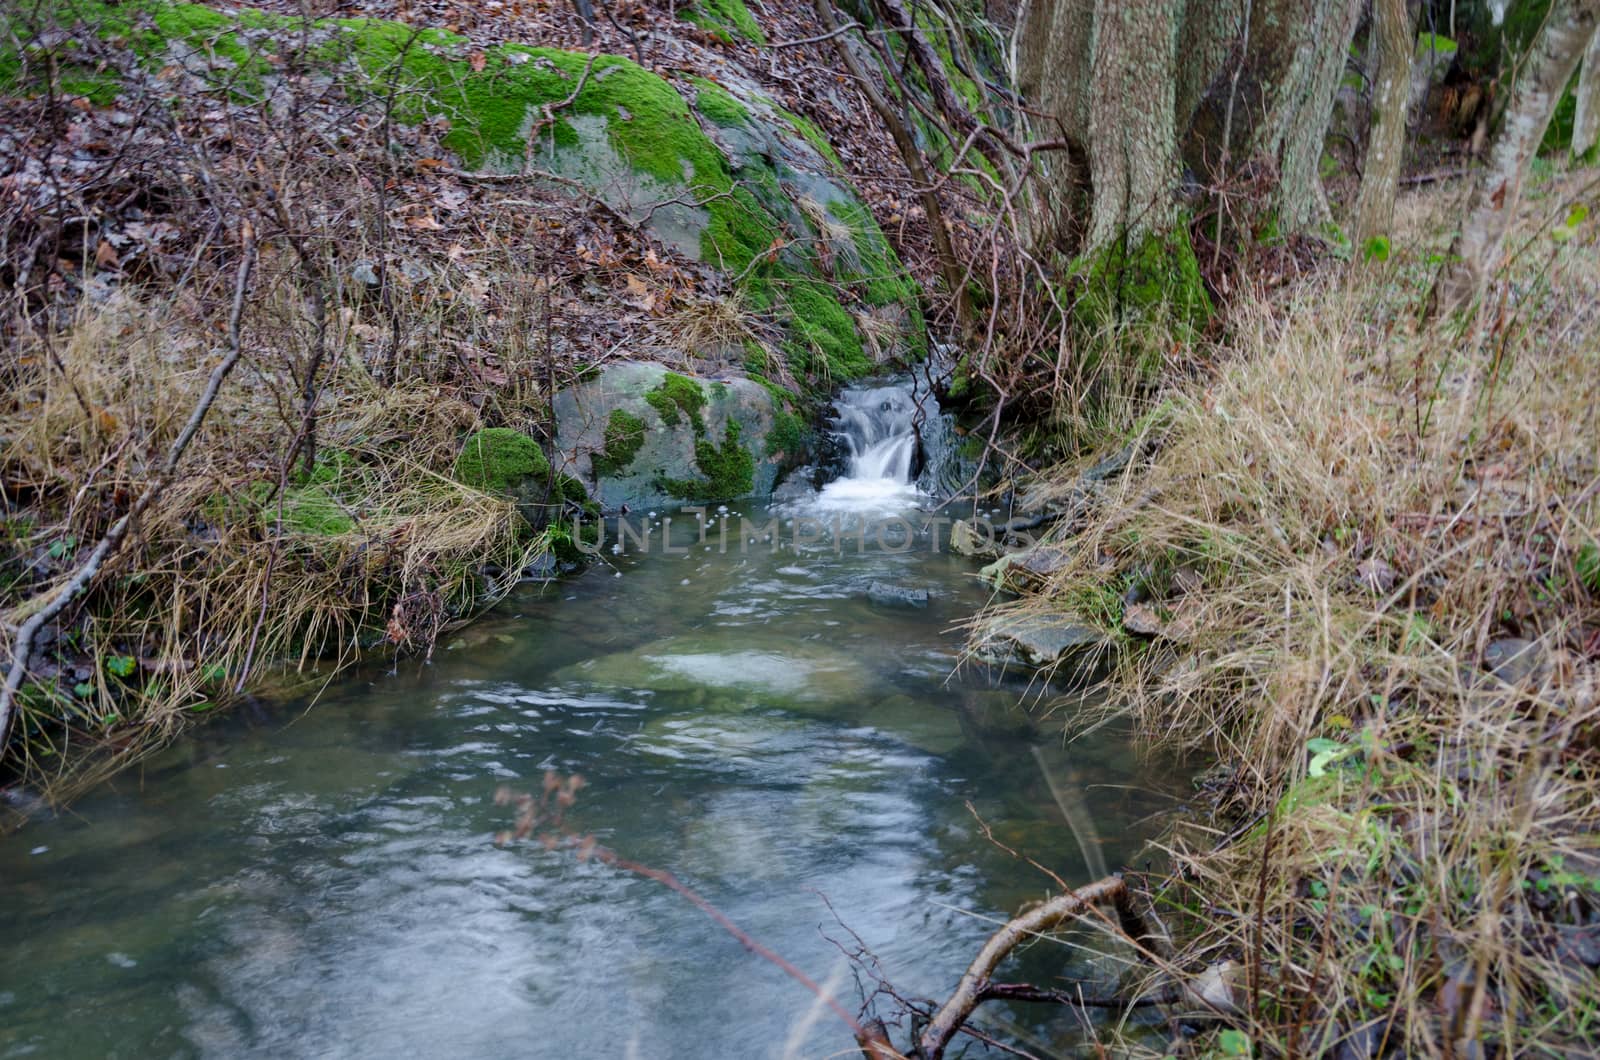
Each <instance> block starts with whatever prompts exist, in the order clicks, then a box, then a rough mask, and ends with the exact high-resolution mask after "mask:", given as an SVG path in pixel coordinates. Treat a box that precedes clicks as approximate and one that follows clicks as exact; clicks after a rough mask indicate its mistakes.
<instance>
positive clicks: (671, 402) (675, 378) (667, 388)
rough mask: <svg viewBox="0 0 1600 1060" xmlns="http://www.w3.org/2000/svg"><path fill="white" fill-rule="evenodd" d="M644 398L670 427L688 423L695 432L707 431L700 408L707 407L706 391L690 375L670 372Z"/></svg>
mask: <svg viewBox="0 0 1600 1060" xmlns="http://www.w3.org/2000/svg"><path fill="white" fill-rule="evenodd" d="M644 399H645V401H646V402H648V403H649V405H650V407H651V408H653V409H655V410H656V415H658V416H660V417H661V422H662V423H664V424H666V425H667V426H668V427H676V426H677V425H678V424H679V423H688V424H689V427H690V429H691V430H693V431H694V432H695V434H697V435H699V434H704V433H705V423H704V421H702V420H701V418H700V410H701V409H703V408H705V404H706V393H705V391H704V390H702V389H701V388H700V384H699V383H697V382H695V381H694V380H693V379H690V378H689V377H688V376H686V375H679V374H678V373H677V372H668V373H667V374H666V376H665V377H664V378H663V379H662V380H661V385H659V386H657V387H654V388H652V389H651V390H650V391H649V392H647V393H646V394H645V396H644Z"/></svg>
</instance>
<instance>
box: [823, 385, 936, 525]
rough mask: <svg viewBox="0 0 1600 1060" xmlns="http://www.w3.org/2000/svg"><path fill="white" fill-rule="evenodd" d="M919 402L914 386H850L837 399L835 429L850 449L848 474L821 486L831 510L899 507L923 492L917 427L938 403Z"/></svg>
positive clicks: (825, 504) (894, 509)
mask: <svg viewBox="0 0 1600 1060" xmlns="http://www.w3.org/2000/svg"><path fill="white" fill-rule="evenodd" d="M929 402H931V398H925V399H924V407H923V408H919V407H918V403H917V400H916V398H915V397H914V396H913V394H912V392H911V390H910V389H909V388H907V387H902V386H881V387H872V388H870V389H860V390H846V391H845V392H844V393H842V394H840V395H839V397H838V399H837V400H836V401H835V402H834V410H835V416H834V420H833V425H832V429H833V433H834V436H835V437H836V438H838V439H839V441H840V443H841V444H842V445H843V446H844V447H845V451H846V452H847V453H848V454H849V460H848V463H847V466H846V471H845V474H844V475H843V476H842V477H840V478H837V479H835V480H833V481H832V482H830V483H828V484H827V485H825V486H823V487H822V491H821V493H819V494H818V496H817V507H818V508H820V509H821V510H823V511H827V512H899V511H904V510H905V509H907V508H909V507H911V506H913V505H915V504H916V503H917V502H918V501H919V500H921V499H922V497H923V496H924V494H923V491H922V490H921V489H919V488H918V486H917V481H916V476H915V475H914V471H915V469H916V458H917V444H918V437H917V435H918V429H919V428H920V427H921V426H922V424H923V423H924V422H925V421H926V420H928V419H929V418H930V417H937V416H938V409H937V407H933V408H928V407H926V406H927V404H928V403H929Z"/></svg>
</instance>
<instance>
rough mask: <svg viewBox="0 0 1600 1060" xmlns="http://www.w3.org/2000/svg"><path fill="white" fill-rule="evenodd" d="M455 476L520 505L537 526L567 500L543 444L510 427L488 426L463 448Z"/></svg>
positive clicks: (471, 436) (454, 469) (467, 484)
mask: <svg viewBox="0 0 1600 1060" xmlns="http://www.w3.org/2000/svg"><path fill="white" fill-rule="evenodd" d="M452 473H453V474H454V476H455V479H456V481H457V482H459V483H461V484H462V485H464V486H471V487H472V488H473V489H476V490H482V491H483V492H485V493H493V494H497V495H499V496H502V497H508V498H510V499H511V500H513V501H515V502H516V505H517V510H518V511H519V512H521V513H522V516H523V518H525V519H527V520H528V522H529V523H530V524H532V525H534V526H543V525H544V524H545V523H546V522H547V521H549V518H548V516H549V513H550V512H551V511H552V510H558V509H559V508H560V506H561V502H562V500H563V496H562V493H563V491H562V489H561V485H562V484H561V483H559V482H558V481H557V476H553V475H552V474H551V473H550V461H549V459H548V458H547V457H546V456H545V455H544V450H543V449H542V448H540V446H539V443H538V442H536V441H534V440H533V439H532V438H529V437H528V436H527V435H526V434H523V433H522V432H521V431H515V430H512V429H511V428H509V427H485V428H484V429H483V430H481V431H478V432H477V433H475V434H472V435H470V436H469V437H468V438H467V440H466V441H465V442H463V443H462V445H461V453H460V455H459V456H457V457H456V462H455V467H454V468H453V471H452Z"/></svg>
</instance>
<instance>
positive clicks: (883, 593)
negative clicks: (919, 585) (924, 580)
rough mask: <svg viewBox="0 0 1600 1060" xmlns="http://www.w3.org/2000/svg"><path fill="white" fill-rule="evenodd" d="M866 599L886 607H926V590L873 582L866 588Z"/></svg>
mask: <svg viewBox="0 0 1600 1060" xmlns="http://www.w3.org/2000/svg"><path fill="white" fill-rule="evenodd" d="M867 599H868V600H871V601H872V602H873V603H875V604H883V605H885V606H888V607H927V606H928V590H926V589H914V588H911V587H910V586H906V585H895V584H893V583H891V582H873V583H872V584H871V585H869V586H867Z"/></svg>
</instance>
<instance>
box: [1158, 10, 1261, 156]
mask: <svg viewBox="0 0 1600 1060" xmlns="http://www.w3.org/2000/svg"><path fill="white" fill-rule="evenodd" d="M1249 17H1250V0H1206V2H1200V0H1194V2H1191V3H1188V4H1186V5H1185V7H1184V11H1183V26H1182V28H1181V29H1179V31H1178V63H1177V66H1178V77H1177V86H1178V93H1177V99H1176V100H1175V101H1174V106H1173V116H1174V117H1175V118H1176V119H1177V127H1178V134H1179V138H1180V139H1182V138H1184V137H1185V136H1186V134H1187V133H1188V131H1189V126H1190V124H1191V123H1192V122H1193V121H1194V117H1195V112H1196V111H1197V110H1199V109H1200V104H1201V103H1202V102H1203V101H1204V100H1205V98H1206V95H1207V93H1208V92H1210V91H1211V89H1212V85H1213V83H1217V84H1218V85H1219V86H1222V87H1223V88H1224V90H1225V88H1226V86H1227V84H1228V83H1229V80H1230V75H1231V74H1232V72H1233V70H1232V69H1230V67H1232V66H1236V65H1237V64H1230V63H1229V62H1228V58H1229V57H1230V56H1231V55H1233V54H1234V50H1235V49H1236V48H1237V47H1238V46H1239V45H1240V43H1241V42H1242V41H1243V40H1244V39H1245V34H1244V29H1245V24H1246V21H1247V19H1248V18H1249Z"/></svg>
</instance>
